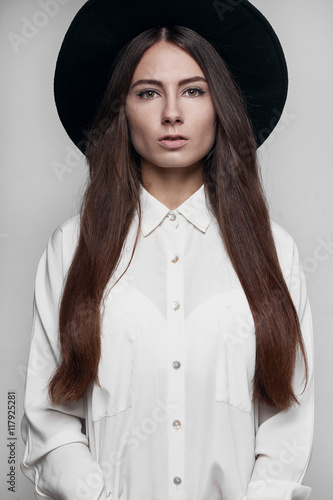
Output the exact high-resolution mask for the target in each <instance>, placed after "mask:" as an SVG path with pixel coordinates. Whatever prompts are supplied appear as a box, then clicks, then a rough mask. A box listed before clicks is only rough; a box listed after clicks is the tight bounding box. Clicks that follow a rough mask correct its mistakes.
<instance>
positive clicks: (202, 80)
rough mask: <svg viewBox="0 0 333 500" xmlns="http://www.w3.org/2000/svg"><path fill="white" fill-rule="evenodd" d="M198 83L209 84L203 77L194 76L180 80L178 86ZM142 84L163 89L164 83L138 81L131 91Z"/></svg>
mask: <svg viewBox="0 0 333 500" xmlns="http://www.w3.org/2000/svg"><path fill="white" fill-rule="evenodd" d="M198 81H201V82H206V83H207V80H206V79H205V78H203V77H202V76H193V77H192V78H185V80H180V81H179V82H178V85H184V84H185V83H191V82H198ZM142 83H149V84H150V85H159V86H160V87H163V83H162V82H160V81H159V80H138V81H137V82H135V83H133V85H132V87H131V90H132V89H133V88H134V87H136V86H137V85H140V84H142Z"/></svg>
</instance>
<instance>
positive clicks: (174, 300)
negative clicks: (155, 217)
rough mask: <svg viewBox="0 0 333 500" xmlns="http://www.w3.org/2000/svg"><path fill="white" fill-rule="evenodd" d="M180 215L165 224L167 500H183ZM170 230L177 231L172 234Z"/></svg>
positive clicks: (182, 306) (183, 435) (182, 272)
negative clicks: (167, 420)
mask: <svg viewBox="0 0 333 500" xmlns="http://www.w3.org/2000/svg"><path fill="white" fill-rule="evenodd" d="M181 217H182V216H181V215H180V214H178V213H175V212H171V213H169V214H168V219H167V220H166V249H167V255H169V258H168V262H167V294H166V298H167V338H168V353H167V356H168V364H167V365H168V366H169V370H168V373H167V377H168V404H169V405H170V408H171V409H172V410H171V411H170V413H169V417H168V418H169V425H168V428H169V431H168V434H169V439H168V442H169V452H168V454H169V498H170V499H175V498H177V499H179V500H185V488H184V473H185V432H184V425H185V392H184V391H185V380H184V371H183V369H180V368H181V367H183V364H182V360H183V359H184V346H185V339H184V269H183V262H182V255H183V246H184V241H183V240H184V237H185V230H186V225H185V224H184V221H183V220H182V219H181ZM174 229H177V230H176V231H175V230H174Z"/></svg>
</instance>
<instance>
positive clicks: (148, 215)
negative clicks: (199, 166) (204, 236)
mask: <svg viewBox="0 0 333 500" xmlns="http://www.w3.org/2000/svg"><path fill="white" fill-rule="evenodd" d="M140 201H141V207H142V220H141V232H142V234H143V236H147V235H148V234H149V233H151V231H153V229H155V228H156V227H157V226H158V225H159V224H160V223H161V222H162V220H163V219H164V217H165V216H166V215H167V214H168V213H169V212H179V213H181V214H182V215H183V216H184V217H185V218H186V219H187V220H188V221H189V222H191V223H192V224H193V225H194V226H196V227H197V228H198V229H200V231H202V232H204V233H205V232H206V231H207V228H208V226H209V224H210V223H211V221H212V218H213V215H212V212H211V211H210V210H209V206H210V204H209V203H208V202H207V199H206V196H205V190H204V184H202V185H201V187H200V188H199V189H198V190H197V191H196V192H195V193H193V194H192V195H191V196H190V197H189V198H187V200H185V201H184V202H183V203H182V204H181V205H179V207H178V208H176V209H174V210H170V209H169V208H168V207H167V206H166V205H164V204H163V203H162V202H160V201H159V200H158V199H157V198H155V197H154V196H153V195H151V194H150V193H149V192H148V191H147V190H146V189H145V188H144V187H143V186H142V185H141V198H140Z"/></svg>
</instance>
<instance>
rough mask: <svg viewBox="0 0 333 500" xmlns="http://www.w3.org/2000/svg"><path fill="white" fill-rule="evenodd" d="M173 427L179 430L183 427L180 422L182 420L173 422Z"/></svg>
mask: <svg viewBox="0 0 333 500" xmlns="http://www.w3.org/2000/svg"><path fill="white" fill-rule="evenodd" d="M172 425H173V427H174V428H175V429H179V428H180V427H181V425H182V424H181V421H180V420H174V421H173V422H172Z"/></svg>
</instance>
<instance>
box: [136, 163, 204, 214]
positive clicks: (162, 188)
mask: <svg viewBox="0 0 333 500" xmlns="http://www.w3.org/2000/svg"><path fill="white" fill-rule="evenodd" d="M141 172H142V181H143V182H142V184H143V186H144V188H145V189H146V190H147V191H148V192H149V193H150V194H151V195H152V196H154V198H156V199H157V200H158V201H160V202H161V203H163V204H164V205H165V206H166V207H168V208H169V209H170V210H175V209H176V208H177V207H179V206H180V205H181V204H182V203H184V201H186V200H187V199H188V198H189V197H190V196H192V194H193V193H195V192H196V191H197V190H198V189H199V188H200V187H201V186H202V184H203V167H202V165H201V164H196V165H191V166H189V167H163V168H162V167H157V166H155V165H144V164H141Z"/></svg>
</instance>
